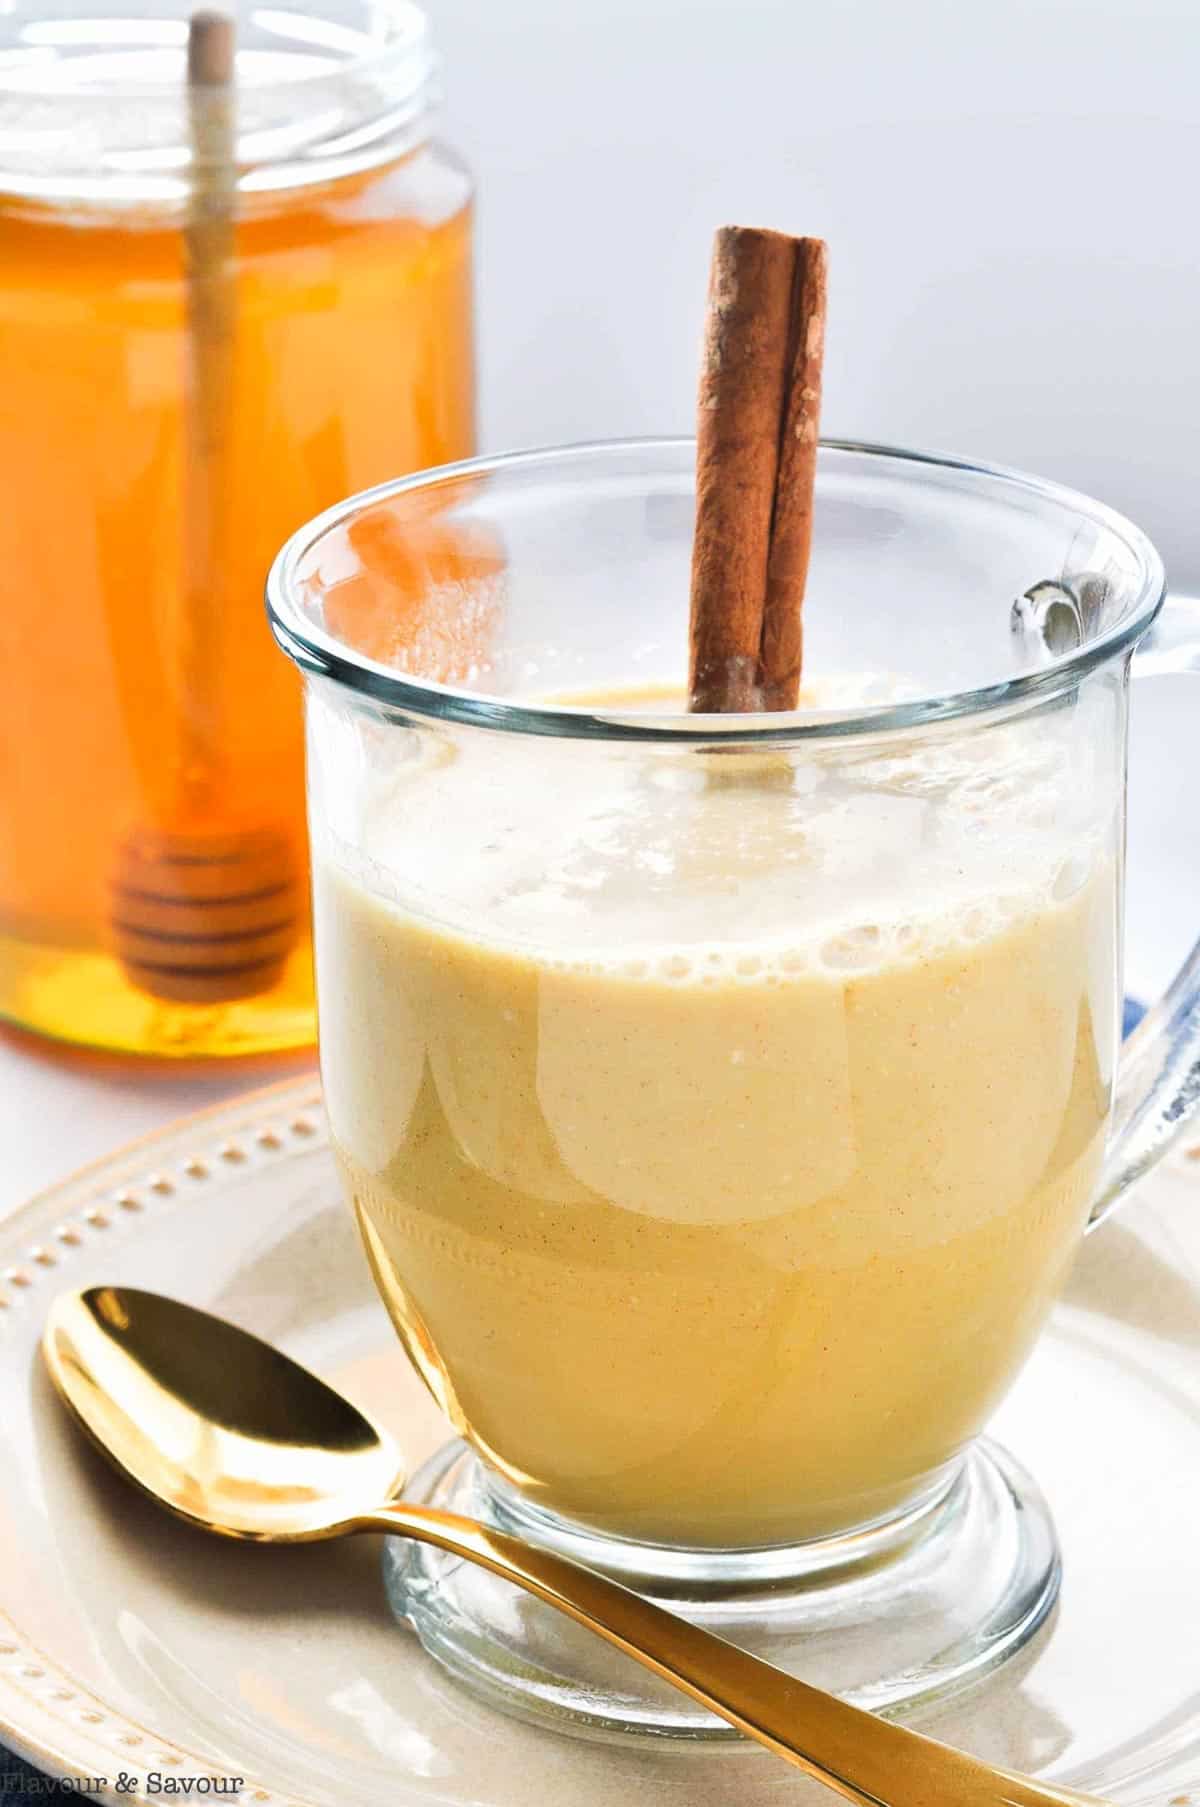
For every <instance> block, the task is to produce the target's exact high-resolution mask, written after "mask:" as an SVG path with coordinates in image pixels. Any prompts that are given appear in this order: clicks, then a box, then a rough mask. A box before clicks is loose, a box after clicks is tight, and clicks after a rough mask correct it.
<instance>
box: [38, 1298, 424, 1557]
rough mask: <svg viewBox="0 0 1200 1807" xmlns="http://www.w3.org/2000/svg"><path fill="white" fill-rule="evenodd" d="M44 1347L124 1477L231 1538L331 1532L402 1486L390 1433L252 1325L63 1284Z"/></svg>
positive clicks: (81, 1418)
mask: <svg viewBox="0 0 1200 1807" xmlns="http://www.w3.org/2000/svg"><path fill="white" fill-rule="evenodd" d="M42 1353H43V1355H44V1357H45V1361H46V1366H47V1367H48V1369H49V1370H50V1377H51V1379H52V1381H53V1382H54V1385H55V1388H56V1389H57V1391H58V1393H59V1395H60V1397H61V1398H62V1399H63V1400H64V1401H65V1403H66V1404H67V1405H68V1406H69V1407H70V1409H71V1411H72V1412H73V1413H74V1415H75V1418H76V1419H77V1420H78V1422H79V1424H80V1425H81V1426H82V1427H83V1429H84V1430H85V1431H86V1432H87V1434H88V1435H89V1436H90V1438H91V1440H92V1442H93V1443H94V1444H95V1445H96V1446H97V1448H98V1449H99V1450H101V1451H102V1453H103V1454H104V1455H105V1456H107V1457H108V1459H109V1461H110V1462H112V1463H113V1465H114V1467H116V1468H117V1469H118V1470H119V1471H120V1472H121V1473H122V1474H124V1475H125V1476H126V1478H127V1479H129V1480H131V1481H133V1482H135V1483H136V1485H137V1486H139V1487H140V1488H141V1489H142V1490H143V1492H145V1493H148V1494H149V1495H150V1497H151V1498H152V1499H154V1500H157V1502H158V1503H159V1505H161V1506H166V1507H167V1508H168V1510H169V1511H171V1512H174V1513H175V1514H176V1515H177V1516H178V1517H180V1518H184V1519H187V1520H188V1521H189V1522H190V1523H191V1524H193V1525H199V1526H200V1527H201V1528H202V1529H204V1530H206V1531H217V1532H220V1533H221V1534H222V1535H224V1536H226V1537H241V1538H249V1539H252V1540H254V1541H257V1542H264V1541H267V1540H269V1541H271V1542H273V1543H274V1542H280V1541H282V1542H287V1543H306V1542H310V1541H313V1540H316V1539H318V1538H325V1537H336V1536H338V1535H339V1534H341V1533H342V1532H344V1531H345V1529H346V1527H347V1522H348V1521H349V1520H352V1519H353V1518H354V1516H355V1514H356V1513H357V1512H359V1511H361V1509H362V1506H363V1503H364V1501H366V1502H369V1503H371V1504H382V1503H383V1502H384V1501H386V1500H389V1499H391V1498H392V1497H393V1495H394V1494H397V1493H399V1491H400V1489H401V1487H402V1486H403V1483H404V1464H403V1461H402V1459H401V1456H400V1451H399V1450H398V1449H397V1447H396V1445H395V1443H394V1442H393V1441H392V1439H391V1437H389V1436H388V1434H387V1432H386V1431H383V1430H381V1429H380V1428H379V1426H378V1425H376V1424H373V1423H372V1422H371V1420H370V1419H369V1418H367V1417H366V1416H364V1414H363V1413H362V1412H360V1411H359V1410H358V1408H357V1406H354V1405H351V1403H350V1401H349V1400H348V1399H346V1398H345V1397H344V1396H343V1395H342V1394H341V1393H338V1392H337V1391H335V1389H334V1388H333V1387H330V1386H326V1384H325V1382H324V1381H323V1380H319V1379H318V1378H317V1376H316V1375H315V1374H311V1373H310V1372H309V1370H308V1369H307V1368H302V1367H301V1366H300V1364H299V1363H298V1362H294V1361H292V1360H291V1359H290V1358H289V1357H288V1356H286V1355H284V1354H283V1353H282V1352H281V1351H280V1350H278V1349H274V1348H272V1347H271V1345H270V1344H269V1343H264V1342H262V1341H260V1339H259V1338H258V1337H256V1336H251V1334H250V1333H249V1331H246V1330H239V1329H238V1327H237V1326H236V1325H235V1324H230V1323H228V1322H227V1321H226V1320H225V1319H224V1318H215V1317H213V1316H211V1314H210V1313H208V1312H206V1311H197V1310H196V1309H195V1307H194V1306H191V1305H183V1304H181V1303H180V1302H179V1301H178V1300H176V1299H167V1298H164V1297H163V1296H162V1294H161V1293H151V1292H140V1291H138V1290H137V1289H136V1288H134V1287H128V1286H122V1287H115V1286H93V1287H89V1288H88V1289H87V1290H86V1291H84V1292H78V1293H64V1294H62V1295H60V1297H59V1298H57V1299H56V1300H55V1301H54V1304H53V1305H52V1306H51V1308H50V1312H49V1315H48V1317H47V1320H46V1329H45V1333H44V1335H43V1339H42Z"/></svg>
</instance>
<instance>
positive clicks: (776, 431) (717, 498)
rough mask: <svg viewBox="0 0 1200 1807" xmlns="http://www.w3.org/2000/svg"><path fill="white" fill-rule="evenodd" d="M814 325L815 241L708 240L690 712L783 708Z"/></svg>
mask: <svg viewBox="0 0 1200 1807" xmlns="http://www.w3.org/2000/svg"><path fill="white" fill-rule="evenodd" d="M824 324H825V246H824V244H823V243H822V241H821V240H820V239H807V238H805V239H794V238H789V237H787V236H786V235H785V234H783V233H779V232H769V231H763V230H759V229H756V228H753V227H746V226H724V227H722V228H721V230H720V231H719V232H718V233H717V235H716V239H715V242H714V246H713V258H712V268H711V272H710V276H709V292H708V313H707V319H706V325H705V341H704V358H703V364H702V368H701V377H700V403H699V410H698V415H699V418H698V427H697V446H696V532H695V540H694V544H693V551H692V597H691V633H690V669H689V679H688V705H689V708H691V709H692V710H696V711H709V710H712V711H718V712H729V711H736V710H760V709H793V708H795V706H796V702H797V699H798V695H799V688H800V665H801V652H802V623H801V606H802V603H803V599H804V586H805V580H806V577H807V574H808V559H809V549H810V545H811V540H812V491H813V479H814V476H815V471H816V455H817V433H818V419H819V412H820V398H821V357H822V352H823V349H824Z"/></svg>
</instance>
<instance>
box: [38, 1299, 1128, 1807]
mask: <svg viewBox="0 0 1200 1807" xmlns="http://www.w3.org/2000/svg"><path fill="white" fill-rule="evenodd" d="M42 1353H43V1356H44V1358H45V1361H46V1366H47V1367H48V1369H49V1371H50V1378H51V1380H52V1381H53V1383H54V1385H55V1387H56V1389H57V1391H58V1392H59V1394H60V1395H61V1397H62V1398H63V1400H64V1401H65V1402H66V1404H67V1406H68V1407H69V1408H70V1410H71V1412H72V1414H73V1415H74V1417H75V1418H76V1419H77V1421H78V1422H79V1424H80V1425H82V1427H83V1429H84V1430H85V1431H86V1432H87V1434H88V1436H89V1437H90V1438H91V1439H92V1441H93V1443H95V1444H96V1445H97V1446H98V1447H99V1448H100V1449H101V1450H102V1451H103V1452H104V1454H105V1455H106V1456H107V1457H108V1459H109V1460H110V1461H111V1462H112V1463H113V1465H114V1466H115V1467H116V1468H118V1469H119V1470H120V1471H121V1473H122V1474H124V1475H125V1476H127V1478H128V1479H129V1480H131V1481H133V1482H134V1483H135V1484H136V1485H137V1486H138V1487H140V1488H141V1489H142V1491H143V1492H144V1493H147V1494H149V1495H150V1497H151V1498H152V1499H154V1500H157V1501H158V1503H159V1504H160V1505H161V1506H165V1507H166V1508H167V1509H168V1510H169V1511H171V1512H173V1513H175V1514H176V1516H177V1517H179V1518H183V1519H186V1520H187V1521H188V1522H189V1523H190V1524H192V1525H197V1526H200V1527H201V1528H202V1529H204V1530H206V1531H216V1532H219V1533H220V1534H221V1535H222V1536H225V1537H239V1538H244V1539H249V1540H251V1541H254V1542H258V1543H278V1542H282V1543H311V1542H316V1541H318V1540H320V1539H322V1538H328V1537H341V1536H347V1535H350V1534H352V1533H355V1532H362V1531H382V1532H388V1533H392V1534H398V1535H400V1536H404V1537H415V1538H419V1539H421V1540H422V1541H423V1542H425V1543H430V1544H434V1545H436V1546H437V1547H438V1548H439V1549H443V1550H448V1551H450V1552H451V1553H452V1554H453V1555H455V1556H458V1557H460V1558H461V1559H463V1560H464V1561H466V1562H473V1563H476V1564H478V1565H479V1566H480V1567H481V1568H485V1569H489V1570H491V1572H492V1573H493V1574H496V1575H502V1576H503V1577H504V1578H505V1579H506V1580H508V1581H511V1582H513V1583H515V1585H516V1586H518V1587H521V1588H524V1589H525V1590H526V1592H528V1593H531V1594H534V1595H535V1596H536V1597H537V1598H538V1599H539V1600H544V1601H545V1602H546V1603H547V1604H548V1605H550V1606H553V1607H556V1608H557V1609H558V1610H559V1611H560V1612H563V1613H566V1614H567V1615H568V1617H570V1618H572V1619H574V1620H575V1621H576V1622H577V1623H578V1624H580V1625H584V1626H586V1627H587V1628H588V1629H589V1630H590V1631H593V1632H595V1633H596V1634H597V1636H599V1637H602V1638H604V1639H606V1640H607V1642H608V1643H610V1644H612V1645H614V1646H615V1648H616V1649H618V1650H622V1651H624V1652H625V1654H626V1655H627V1656H631V1657H633V1658H634V1659H635V1660H636V1661H637V1662H639V1663H642V1664H643V1665H644V1666H645V1667H646V1668H647V1669H650V1670H651V1671H653V1673H654V1674H656V1675H659V1676H661V1677H662V1678H663V1679H664V1680H665V1681H668V1682H670V1683H671V1684H672V1685H673V1686H674V1687H677V1688H680V1689H682V1691H683V1692H684V1693H685V1694H689V1695H691V1697H692V1699H693V1700H698V1701H699V1702H700V1703H701V1704H702V1705H703V1706H706V1707H708V1708H710V1709H711V1711H713V1712H714V1713H719V1714H721V1716H722V1717H723V1718H724V1719H726V1720H728V1722H729V1723H730V1724H731V1725H734V1726H736V1727H737V1728H738V1730H739V1731H742V1732H745V1733H746V1734H747V1736H749V1737H751V1738H754V1739H757V1741H758V1742H759V1743H760V1744H763V1745H765V1746H766V1748H767V1749H768V1750H770V1751H773V1752H774V1753H775V1755H776V1756H779V1757H783V1758H784V1759H785V1761H787V1762H789V1763H793V1764H795V1765H796V1766H797V1768H799V1769H802V1770H804V1771H806V1772H807V1773H808V1774H809V1775H811V1776H815V1777H816V1778H817V1780H818V1781H821V1782H824V1783H825V1784H826V1785H827V1786H828V1787H830V1788H832V1789H833V1790H834V1791H835V1792H836V1793H837V1794H840V1795H841V1796H842V1797H843V1798H844V1799H846V1800H849V1801H854V1802H857V1803H858V1804H859V1807H932V1804H933V1803H934V1802H938V1803H946V1807H949V1804H950V1803H951V1802H953V1804H954V1807H1086V1804H1087V1803H1089V1802H1090V1803H1091V1807H1098V1804H1097V1803H1096V1802H1095V1801H1094V1797H1091V1796H1085V1795H1081V1794H1076V1793H1074V1792H1073V1791H1072V1790H1070V1789H1065V1788H1058V1787H1056V1786H1055V1785H1054V1784H1053V1783H1044V1782H1035V1781H1032V1780H1030V1779H1029V1778H1028V1777H1025V1776H1018V1775H1015V1774H1013V1773H1011V1772H1010V1771H1007V1770H1001V1769H993V1768H992V1767H991V1765H990V1764H987V1763H981V1762H979V1761H978V1760H977V1759H976V1758H974V1757H968V1756H965V1755H964V1754H963V1753H962V1752H961V1751H955V1750H951V1749H949V1748H948V1746H946V1745H944V1744H938V1743H937V1742H936V1741H935V1740H934V1739H932V1738H926V1737H924V1736H922V1735H921V1734H920V1733H918V1732H911V1731H908V1730H907V1729H906V1728H905V1727H903V1726H900V1725H894V1724H891V1723H889V1722H887V1721H885V1720H881V1719H877V1718H875V1716H874V1714H872V1713H866V1712H864V1711H863V1710H862V1709H861V1708H860V1707H852V1706H850V1705H849V1704H848V1703H847V1702H846V1701H844V1700H839V1699H837V1697H836V1696H834V1695H832V1694H824V1693H822V1692H821V1690H820V1689H818V1688H812V1687H810V1686H809V1685H808V1684H807V1683H806V1682H802V1681H800V1680H799V1679H798V1678H797V1677H796V1676H793V1675H787V1674H785V1673H784V1672H783V1671H782V1670H780V1669H773V1668H772V1667H771V1665H770V1664H769V1663H764V1662H763V1661H762V1660H761V1659H760V1658H758V1657H755V1656H751V1655H750V1654H749V1653H748V1652H747V1651H745V1650H739V1649H738V1648H737V1646H736V1645H733V1644H730V1643H727V1642H726V1641H725V1639H724V1638H719V1637H717V1636H715V1635H714V1633H712V1632H710V1631H706V1630H704V1629H703V1628H702V1627H701V1626H699V1625H693V1624H691V1623H690V1622H689V1621H688V1620H686V1619H679V1618H676V1617H674V1615H673V1614H671V1613H668V1612H665V1611H664V1610H663V1609H662V1607H660V1606H655V1605H654V1604H653V1602H651V1601H649V1600H643V1599H642V1598H641V1596H640V1595H638V1594H635V1593H632V1592H630V1590H629V1589H628V1588H625V1587H621V1586H620V1585H619V1584H618V1583H617V1582H615V1581H610V1580H609V1578H608V1577H607V1576H606V1575H601V1574H598V1573H596V1572H595V1571H594V1570H592V1569H587V1568H584V1567H582V1565H580V1564H578V1563H573V1562H568V1561H567V1560H566V1559H565V1558H564V1557H562V1556H559V1555H557V1554H556V1553H555V1552H554V1551H552V1550H546V1549H542V1548H541V1547H540V1546H539V1545H537V1544H529V1543H523V1542H521V1540H520V1539H519V1538H516V1537H512V1536H510V1535H509V1534H508V1533H507V1532H504V1531H499V1530H495V1529H493V1527H492V1526H490V1525H484V1524H476V1523H475V1522H474V1521H473V1520H471V1519H466V1518H458V1517H456V1516H455V1515H454V1514H452V1513H448V1512H437V1511H435V1510H433V1509H432V1508H431V1507H425V1506H412V1505H408V1504H407V1503H406V1502H405V1501H403V1500H401V1499H398V1498H397V1497H396V1495H397V1494H398V1492H399V1489H400V1486H401V1482H402V1479H403V1468H402V1465H401V1461H400V1455H399V1451H398V1450H397V1449H396V1446H395V1444H394V1443H393V1442H392V1440H391V1438H390V1437H388V1436H387V1435H386V1433H385V1432H383V1431H381V1430H379V1429H378V1427H377V1426H376V1425H374V1424H372V1422H371V1420H370V1419H369V1418H366V1417H364V1415H363V1414H362V1413H361V1412H360V1411H358V1410H357V1409H356V1408H355V1407H354V1406H352V1405H351V1404H350V1403H349V1401H348V1400H346V1399H344V1398H342V1396H341V1395H340V1394H339V1393H337V1392H335V1391H334V1389H333V1388H332V1387H329V1386H326V1384H325V1383H324V1381H321V1380H318V1379H317V1377H316V1375H314V1374H310V1373H309V1372H308V1370H307V1369H306V1368H302V1367H300V1366H299V1364H298V1363H296V1362H294V1361H292V1360H291V1359H290V1358H289V1357H288V1356H286V1355H284V1354H283V1353H282V1352H281V1351H280V1350H278V1349H273V1348H272V1347H271V1346H270V1344H269V1343H264V1342H261V1341H260V1340H259V1339H258V1337H256V1336H251V1335H250V1334H249V1333H248V1332H246V1331H244V1330H238V1329H236V1328H235V1327H234V1325H232V1324H229V1323H226V1322H225V1321H224V1320H223V1319H221V1318H215V1317H212V1316H210V1315H209V1313H208V1312H204V1311H198V1310H196V1309H195V1308H194V1307H193V1306H190V1305H182V1304H180V1303H178V1302H177V1301H176V1300H174V1299H167V1298H164V1297H163V1296H162V1295H161V1294H160V1293H150V1292H139V1291H137V1290H136V1289H135V1288H132V1287H124V1286H95V1287H89V1288H88V1289H87V1290H86V1291H84V1292H77V1293H65V1294H63V1295H62V1296H60V1297H59V1298H57V1299H56V1300H55V1301H54V1304H53V1305H52V1306H51V1309H50V1314H49V1317H48V1319H47V1322H46V1328H45V1332H44V1335H43V1338H42Z"/></svg>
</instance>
